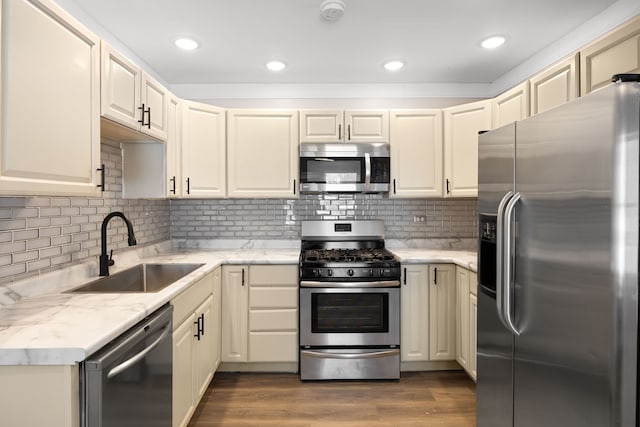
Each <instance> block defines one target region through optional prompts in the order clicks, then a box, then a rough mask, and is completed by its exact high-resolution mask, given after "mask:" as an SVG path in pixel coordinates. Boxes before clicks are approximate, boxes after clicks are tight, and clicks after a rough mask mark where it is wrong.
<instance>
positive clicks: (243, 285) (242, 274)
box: [242, 268, 244, 286]
mask: <svg viewBox="0 0 640 427" xmlns="http://www.w3.org/2000/svg"><path fill="white" fill-rule="evenodd" d="M242 286H244V268H243V269H242Z"/></svg>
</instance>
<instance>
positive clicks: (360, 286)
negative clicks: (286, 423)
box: [300, 221, 400, 380]
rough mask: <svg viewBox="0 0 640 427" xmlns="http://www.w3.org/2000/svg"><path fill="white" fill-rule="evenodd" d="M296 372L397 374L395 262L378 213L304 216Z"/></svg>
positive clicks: (321, 376) (311, 376) (312, 375)
mask: <svg viewBox="0 0 640 427" xmlns="http://www.w3.org/2000/svg"><path fill="white" fill-rule="evenodd" d="M300 378H301V379H302V380H330V379H341V380H342V379H399V378H400V262H399V261H398V259H397V258H396V257H395V256H394V255H393V254H392V253H391V252H389V251H388V250H387V249H385V247H384V224H383V222H382V221H306V222H303V223H302V251H301V254H300Z"/></svg>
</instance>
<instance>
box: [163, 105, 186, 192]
mask: <svg viewBox="0 0 640 427" xmlns="http://www.w3.org/2000/svg"><path fill="white" fill-rule="evenodd" d="M181 123H182V112H181V110H180V100H179V99H178V98H176V97H175V96H173V95H170V96H169V99H168V101H167V144H166V145H167V147H166V174H165V176H166V178H165V179H166V189H167V197H170V198H173V197H178V196H180V195H181V194H182V150H181V146H182V144H181V140H182V134H181V132H182V127H181V126H180V125H181Z"/></svg>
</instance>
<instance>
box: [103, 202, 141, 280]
mask: <svg viewBox="0 0 640 427" xmlns="http://www.w3.org/2000/svg"><path fill="white" fill-rule="evenodd" d="M114 216H119V217H120V218H122V219H123V220H124V222H125V224H127V234H128V235H129V236H128V237H129V240H128V243H129V246H133V245H135V244H137V242H136V236H135V234H134V233H133V225H131V221H129V220H128V219H127V217H126V216H124V214H123V213H122V212H111V213H110V214H109V215H107V216H106V217H105V218H104V220H103V221H102V232H101V234H100V238H101V240H102V252H101V254H100V276H108V275H109V266H110V265H113V264H114V261H113V250H112V251H111V255H107V224H108V223H109V221H110V220H111V218H113V217H114Z"/></svg>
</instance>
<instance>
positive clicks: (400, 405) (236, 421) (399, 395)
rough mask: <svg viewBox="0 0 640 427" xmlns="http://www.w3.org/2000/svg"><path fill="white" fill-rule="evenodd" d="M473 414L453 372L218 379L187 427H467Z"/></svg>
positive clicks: (469, 385) (465, 388)
mask: <svg viewBox="0 0 640 427" xmlns="http://www.w3.org/2000/svg"><path fill="white" fill-rule="evenodd" d="M475 412H476V393H475V384H474V383H473V381H471V380H470V379H469V378H468V377H467V376H466V375H465V374H464V373H463V372H461V371H442V372H407V373H403V374H402V378H401V379H400V381H358V382H351V381H327V382H324V381H317V382H302V381H300V379H299V378H298V376H297V375H296V374H247V373H224V372H218V373H216V375H215V377H214V379H213V382H212V384H211V385H210V386H209V389H208V390H207V392H206V393H205V395H204V397H203V398H202V401H201V402H200V405H199V406H198V409H197V410H196V412H195V414H194V416H193V418H192V419H191V422H190V423H189V427H213V426H225V427H227V426H229V427H237V426H297V427H319V426H340V427H347V426H348V427H353V426H376V427H377V426H387V427H391V426H415V427H417V426H421V427H424V426H440V427H474V426H475V424H476V415H475Z"/></svg>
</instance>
